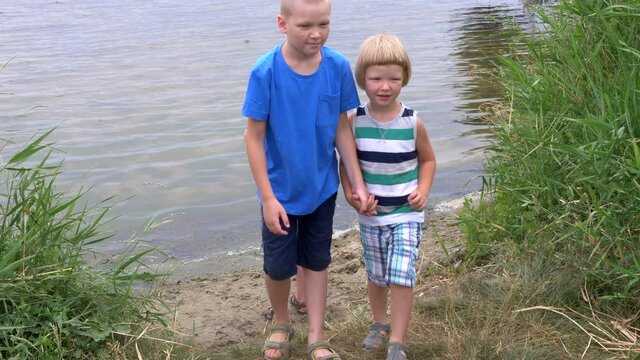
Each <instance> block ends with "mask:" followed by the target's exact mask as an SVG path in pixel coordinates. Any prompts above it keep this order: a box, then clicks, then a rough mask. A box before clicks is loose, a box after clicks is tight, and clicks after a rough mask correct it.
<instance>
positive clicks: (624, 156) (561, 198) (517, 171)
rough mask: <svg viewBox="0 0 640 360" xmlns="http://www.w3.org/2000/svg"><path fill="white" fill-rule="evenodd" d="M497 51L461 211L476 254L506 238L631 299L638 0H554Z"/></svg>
mask: <svg viewBox="0 0 640 360" xmlns="http://www.w3.org/2000/svg"><path fill="white" fill-rule="evenodd" d="M541 17H542V20H543V22H544V24H545V29H544V31H543V32H541V33H540V34H536V35H534V36H531V37H529V38H528V39H527V43H528V54H527V55H526V56H520V57H511V58H505V59H504V60H503V66H502V72H503V74H502V75H503V77H502V80H503V84H504V86H505V94H506V96H505V99H504V101H503V102H502V103H503V105H505V106H504V108H505V110H504V111H502V112H501V113H500V114H498V115H497V116H496V122H495V126H494V129H495V143H494V144H493V145H492V146H491V147H490V148H489V150H488V155H487V158H486V169H487V174H488V175H487V176H486V177H485V179H484V185H485V186H484V189H483V194H484V195H485V196H487V197H489V196H490V197H491V198H492V199H493V200H492V201H491V202H488V203H485V204H482V205H480V206H477V207H476V208H472V207H471V206H468V207H467V209H466V210H465V211H464V212H463V214H462V222H463V225H464V227H465V229H466V231H467V234H468V235H469V240H468V248H469V252H470V254H471V255H472V256H473V258H475V259H476V260H478V259H482V258H484V257H485V256H486V255H490V254H492V253H495V252H496V251H499V250H497V249H498V248H499V246H504V244H517V245H518V246H519V247H521V248H523V249H528V250H531V249H533V250H535V253H537V254H538V256H546V257H549V258H559V259H562V261H564V262H565V263H567V264H570V265H572V266H571V267H572V268H577V269H581V271H583V272H584V281H585V283H586V288H587V289H588V290H589V291H590V292H591V293H592V294H594V295H596V296H597V297H599V298H600V299H608V300H612V301H611V302H610V304H613V305H614V306H615V307H618V306H619V307H621V308H623V309H624V308H626V309H634V308H635V309H637V308H638V307H639V306H640V211H639V210H638V209H640V2H638V1H637V0H605V1H595V0H593V1H563V2H562V3H561V4H559V5H558V6H557V7H556V8H554V9H553V10H547V11H546V12H541Z"/></svg>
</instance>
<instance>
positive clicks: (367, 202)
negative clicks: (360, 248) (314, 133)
mask: <svg viewBox="0 0 640 360" xmlns="http://www.w3.org/2000/svg"><path fill="white" fill-rule="evenodd" d="M336 148H337V149H338V153H339V154H340V163H341V165H340V170H344V171H342V174H343V175H342V176H344V175H346V177H344V179H346V180H348V182H349V184H350V194H351V195H347V194H345V196H355V197H356V199H357V200H359V202H360V207H359V209H357V210H358V212H359V213H361V214H366V213H368V212H369V211H370V208H371V205H372V202H373V200H372V198H373V197H371V196H369V193H368V192H367V188H366V186H365V185H364V180H363V179H362V173H361V172H360V166H359V165H358V157H357V155H356V143H355V140H354V139H353V134H352V132H351V125H349V118H348V117H347V113H346V112H343V113H340V119H339V120H338V129H337V130H336ZM343 188H344V185H343ZM344 189H345V191H347V190H346V188H344ZM350 204H351V202H350Z"/></svg>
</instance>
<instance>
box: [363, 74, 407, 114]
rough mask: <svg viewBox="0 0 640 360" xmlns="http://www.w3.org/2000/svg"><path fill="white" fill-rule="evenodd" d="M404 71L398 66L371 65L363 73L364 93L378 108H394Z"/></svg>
mask: <svg viewBox="0 0 640 360" xmlns="http://www.w3.org/2000/svg"><path fill="white" fill-rule="evenodd" d="M403 74H404V71H403V69H402V66H400V65H395V64H393V65H372V66H369V67H368V68H367V70H366V71H365V73H364V85H365V86H364V91H365V92H366V93H367V97H368V98H369V101H370V102H371V103H372V104H374V105H375V106H377V107H379V108H385V107H389V106H394V105H395V102H396V99H397V98H398V96H399V95H400V90H402V77H403Z"/></svg>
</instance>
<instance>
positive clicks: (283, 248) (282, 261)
mask: <svg viewBox="0 0 640 360" xmlns="http://www.w3.org/2000/svg"><path fill="white" fill-rule="evenodd" d="M336 197H337V193H335V194H333V195H332V196H330V197H329V198H328V199H327V200H325V201H324V202H323V203H322V204H320V206H318V207H317V208H316V209H315V210H314V211H313V212H312V213H310V214H307V215H289V214H287V216H288V217H289V226H290V227H289V229H287V232H288V234H287V235H276V234H274V233H272V232H271V231H269V229H268V228H267V226H266V225H265V223H264V218H263V217H262V211H260V214H261V215H260V218H261V219H262V250H263V252H264V264H263V269H264V272H265V273H266V274H267V275H269V277H270V278H271V279H273V280H286V279H288V278H290V277H292V276H293V275H295V274H296V265H300V266H302V267H304V268H307V269H310V270H312V271H322V270H325V269H326V268H327V267H329V263H331V237H332V235H333V214H334V212H335V209H336ZM261 210H262V209H261Z"/></svg>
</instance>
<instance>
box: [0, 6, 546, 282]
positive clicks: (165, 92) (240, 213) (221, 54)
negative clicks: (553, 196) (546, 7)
mask: <svg viewBox="0 0 640 360" xmlns="http://www.w3.org/2000/svg"><path fill="white" fill-rule="evenodd" d="M277 11H278V3H277V2H276V1H273V0H247V1H220V0H207V1H205V0H192V1H186V2H182V1H176V0H153V1H152V0H149V1H134V2H132V1H124V0H111V1H96V0H91V1H71V0H68V1H44V0H2V1H0V64H5V66H4V68H3V69H2V70H1V71H0V139H4V140H10V141H12V142H13V144H12V143H9V144H5V145H4V147H5V148H4V150H3V152H2V156H4V157H5V158H6V157H7V156H8V154H11V153H12V152H15V150H16V148H17V146H19V145H21V144H24V143H25V141H27V140H28V139H29V138H30V137H32V136H33V135H35V134H40V133H42V132H44V131H46V130H49V129H51V128H53V127H55V128H56V130H55V131H54V133H53V135H52V136H51V140H53V141H54V142H55V143H56V147H57V148H59V149H61V150H62V151H63V153H59V155H58V156H57V157H56V158H57V159H64V173H63V174H62V175H61V176H60V178H59V181H58V185H59V187H61V188H62V189H70V190H72V191H73V190H77V189H79V188H81V187H84V188H87V187H91V191H90V192H89V194H88V195H87V197H86V198H87V200H88V201H89V202H90V203H95V202H98V201H99V200H101V199H104V198H106V197H109V196H113V195H115V196H116V203H115V204H114V206H113V209H112V210H111V211H110V214H111V215H112V216H115V217H117V218H116V219H115V220H113V221H112V222H110V223H109V224H108V225H107V226H106V228H105V231H108V232H109V231H110V232H114V233H115V236H114V238H113V239H111V240H108V241H107V242H105V243H103V244H102V245H100V251H102V252H106V253H113V252H118V251H121V250H122V249H123V248H124V247H125V246H126V243H127V241H126V240H127V239H128V238H129V237H131V236H132V234H134V233H136V232H137V231H139V229H141V228H142V226H143V223H144V222H145V221H146V220H148V219H149V218H151V217H152V216H154V215H155V216H156V217H157V218H159V219H170V220H171V222H170V223H167V224H164V225H163V226H160V227H158V228H155V229H154V230H153V231H151V232H149V233H148V234H146V235H144V239H146V240H148V241H149V242H150V243H151V244H153V245H155V246H158V247H160V248H162V249H165V250H166V251H167V252H168V253H170V254H172V255H174V256H176V257H177V258H178V259H179V260H180V261H181V262H182V263H185V264H195V263H207V264H214V263H215V259H219V257H220V256H224V255H226V254H227V253H229V252H237V251H243V250H246V249H253V248H255V247H256V246H258V244H259V234H258V231H257V230H258V209H257V201H256V197H255V187H254V183H253V180H252V178H251V174H250V170H249V167H248V165H247V162H246V156H245V153H244V152H245V150H244V144H243V141H242V132H243V130H244V126H245V119H244V118H243V117H242V116H241V114H240V108H241V106H242V102H243V100H244V91H245V87H246V82H247V77H248V74H249V70H250V68H251V66H252V65H253V63H254V61H255V60H256V59H257V58H258V57H259V56H260V55H261V54H262V53H264V52H265V51H267V50H269V49H270V48H272V47H273V46H274V45H275V44H277V43H279V42H281V41H283V39H284V37H283V35H282V34H280V33H279V32H278V30H277V27H276V20H275V19H276V14H277ZM533 23H535V21H534V20H533V15H532V14H531V11H530V10H529V9H528V8H527V7H525V6H524V5H523V4H522V3H521V2H520V1H515V0H513V1H489V0H485V1H482V0H474V1H471V0H464V1H450V2H442V3H436V2H431V1H422V0H408V1H403V2H402V6H400V5H397V3H392V2H388V1H365V0H351V1H334V2H333V14H332V29H331V35H330V37H329V41H328V43H327V45H328V46H331V47H334V48H336V49H337V50H339V51H341V52H343V53H344V54H345V55H346V56H347V57H348V58H349V59H350V60H351V61H352V63H354V62H355V59H356V56H357V51H358V48H359V46H360V44H361V43H362V41H363V40H364V39H365V38H366V37H368V36H369V35H372V34H374V33H391V34H395V35H397V36H399V37H400V38H401V40H403V42H404V43H405V46H406V47H407V49H408V52H409V55H410V57H411V60H412V64H413V77H412V79H411V81H410V83H409V85H408V86H407V87H406V88H405V89H404V90H403V92H402V95H401V99H402V100H403V101H404V102H405V103H406V104H407V105H409V106H411V107H413V108H414V109H416V110H417V111H418V112H419V113H420V116H421V117H422V118H423V119H424V121H425V123H426V125H427V129H428V131H429V134H430V137H431V141H432V143H433V145H434V148H435V151H436V155H437V159H438V170H437V176H436V179H435V183H434V185H433V189H432V193H431V203H432V204H435V203H437V202H438V201H442V200H445V199H450V198H456V197H460V196H461V195H463V194H466V193H468V192H471V191H475V190H478V189H479V187H480V179H479V176H481V174H482V171H483V167H482V160H481V157H482V149H483V148H484V147H486V145H487V143H488V139H487V137H488V129H487V126H486V125H485V124H484V122H483V121H482V118H483V116H484V115H486V114H485V112H484V111H483V109H484V106H486V105H487V104H488V103H490V102H491V101H493V100H495V99H496V97H498V96H499V90H498V89H497V88H496V86H495V84H494V83H493V81H492V80H491V76H490V72H491V69H492V68H493V67H492V65H491V61H493V60H495V59H496V56H497V55H498V54H505V53H507V48H508V44H510V43H511V42H513V41H514V40H515V37H514V34H513V32H510V31H506V30H505V29H506V28H508V27H509V26H512V25H514V24H516V25H518V26H531V24H533ZM0 66H1V65H0ZM360 99H361V100H362V101H364V100H366V97H365V95H364V93H363V92H361V93H360ZM0 146H1V143H0ZM335 223H336V229H338V230H340V229H345V228H348V227H351V226H353V224H354V223H355V215H354V212H353V211H352V210H351V208H349V207H348V205H346V202H345V201H344V200H343V199H342V198H340V199H339V205H338V209H337V213H336V219H335ZM207 266H209V265H207ZM211 266H212V267H216V265H211ZM209 270H211V271H215V270H212V269H209Z"/></svg>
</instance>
